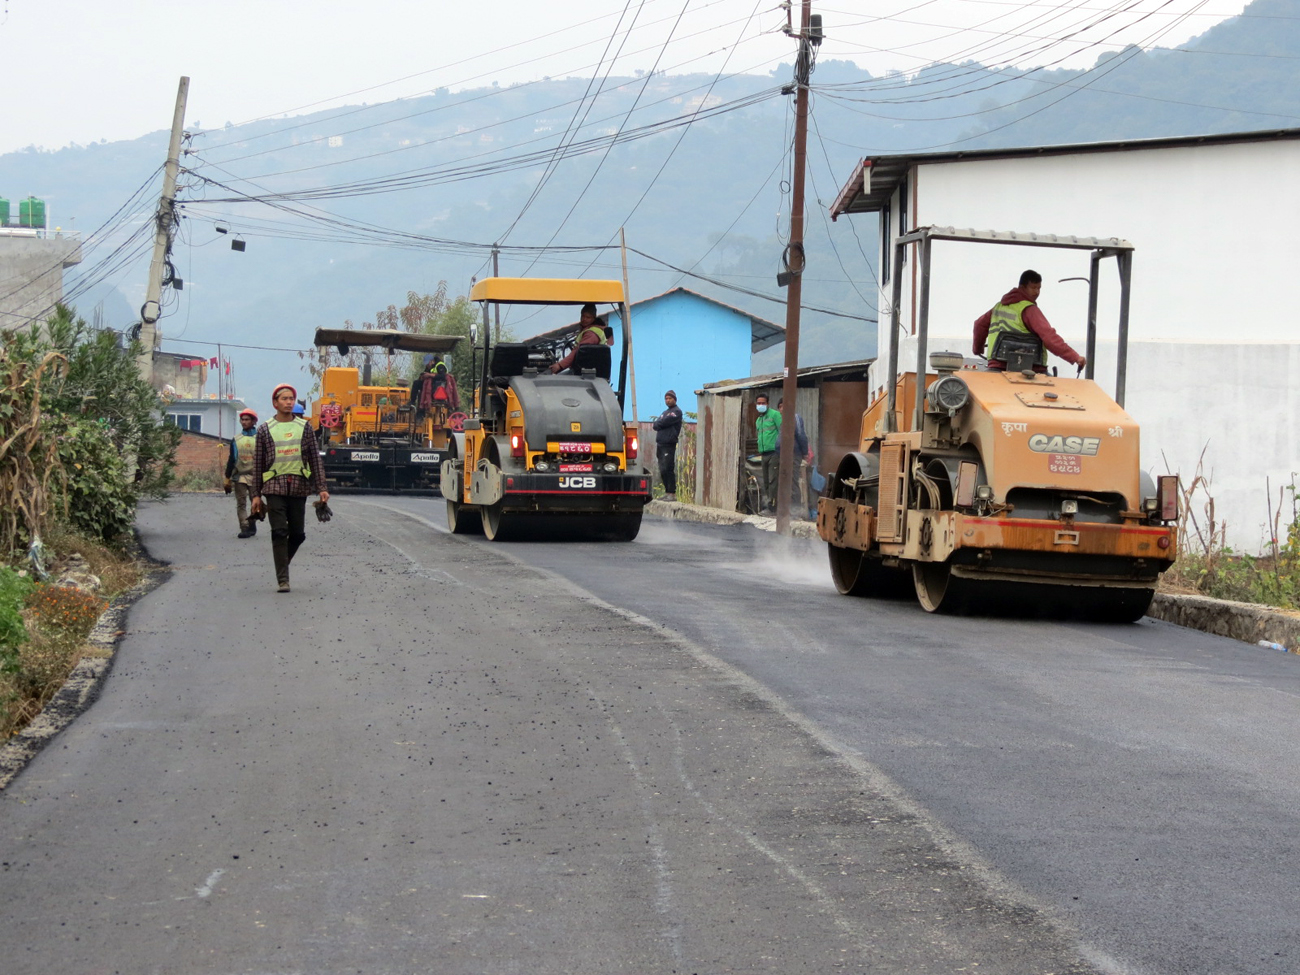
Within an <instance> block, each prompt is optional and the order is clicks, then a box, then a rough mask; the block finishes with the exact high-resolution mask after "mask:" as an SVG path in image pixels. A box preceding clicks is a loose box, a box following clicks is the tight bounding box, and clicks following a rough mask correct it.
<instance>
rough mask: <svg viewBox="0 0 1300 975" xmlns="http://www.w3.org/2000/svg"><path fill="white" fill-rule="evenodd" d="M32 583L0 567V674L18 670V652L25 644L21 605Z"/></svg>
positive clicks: (10, 570) (25, 636) (25, 628)
mask: <svg viewBox="0 0 1300 975" xmlns="http://www.w3.org/2000/svg"><path fill="white" fill-rule="evenodd" d="M31 589H32V583H31V580H30V579H28V578H27V577H26V576H20V575H19V574H18V573H17V572H15V571H14V570H13V569H11V568H9V567H8V566H0V673H14V672H15V671H17V669H18V652H19V650H20V648H21V647H22V645H23V644H24V643H26V642H27V627H25V626H24V625H23V617H22V612H23V604H24V601H25V600H26V598H27V594H28V593H29V592H31Z"/></svg>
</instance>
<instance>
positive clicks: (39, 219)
mask: <svg viewBox="0 0 1300 975" xmlns="http://www.w3.org/2000/svg"><path fill="white" fill-rule="evenodd" d="M18 225H19V226H20V227H44V226H45V201H44V200H38V199H36V197H34V196H29V197H28V198H27V199H25V200H19V201H18Z"/></svg>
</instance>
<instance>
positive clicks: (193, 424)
mask: <svg viewBox="0 0 1300 975" xmlns="http://www.w3.org/2000/svg"><path fill="white" fill-rule="evenodd" d="M167 422H169V423H173V424H175V425H176V426H178V427H180V428H181V429H182V430H189V431H190V432H191V433H202V432H203V414H202V413H168V414H167Z"/></svg>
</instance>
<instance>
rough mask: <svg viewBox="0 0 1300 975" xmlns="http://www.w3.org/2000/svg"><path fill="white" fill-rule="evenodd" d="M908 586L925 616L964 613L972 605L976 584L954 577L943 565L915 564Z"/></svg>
mask: <svg viewBox="0 0 1300 975" xmlns="http://www.w3.org/2000/svg"><path fill="white" fill-rule="evenodd" d="M912 584H913V586H915V587H916V598H917V600H918V601H919V602H920V603H921V608H922V609H924V610H925V611H926V612H927V613H966V612H970V610H971V609H972V608H973V607H974V605H975V599H974V596H975V592H976V589H977V585H978V584H976V583H972V582H970V581H969V580H967V579H959V578H957V577H956V576H954V575H953V574H952V570H951V568H950V567H949V565H948V563H947V562H917V563H916V564H914V565H913V566H912Z"/></svg>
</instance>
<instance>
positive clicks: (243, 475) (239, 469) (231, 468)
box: [225, 410, 257, 538]
mask: <svg viewBox="0 0 1300 975" xmlns="http://www.w3.org/2000/svg"><path fill="white" fill-rule="evenodd" d="M239 427H240V429H239V433H237V434H235V435H234V436H233V437H231V438H230V457H229V458H228V459H227V460H226V482H225V488H226V493H227V494H229V493H230V492H231V491H234V492H235V514H236V516H237V517H238V518H239V536H238V537H240V538H252V537H253V536H254V535H256V534H257V522H256V521H253V520H251V519H250V518H249V517H248V496H249V494H250V492H251V489H252V485H253V454H254V453H255V452H256V447H257V414H256V413H254V412H253V411H252V410H240V411H239Z"/></svg>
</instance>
